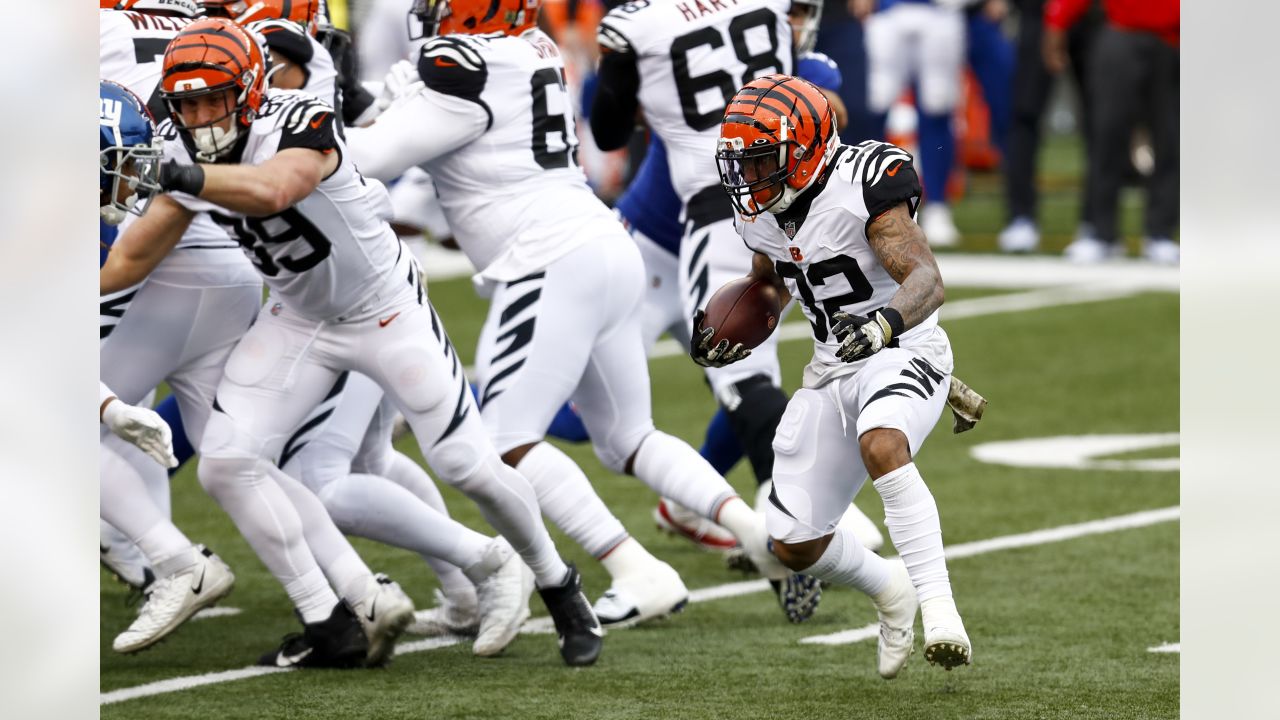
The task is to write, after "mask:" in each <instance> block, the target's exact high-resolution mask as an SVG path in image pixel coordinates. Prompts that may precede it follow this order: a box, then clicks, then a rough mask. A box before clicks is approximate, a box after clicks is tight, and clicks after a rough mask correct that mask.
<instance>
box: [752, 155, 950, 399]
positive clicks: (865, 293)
mask: <svg viewBox="0 0 1280 720" xmlns="http://www.w3.org/2000/svg"><path fill="white" fill-rule="evenodd" d="M920 194H921V190H920V181H919V179H918V177H917V176H916V171H915V166H914V164H913V162H912V158H911V155H910V154H909V153H907V152H906V151H905V150H902V149H901V148H898V147H897V146H895V145H890V144H888V143H882V142H876V141H874V140H868V141H866V142H864V143H861V144H859V145H852V146H851V145H844V146H841V147H840V148H839V149H838V150H837V152H836V155H835V157H834V158H833V159H832V161H831V165H830V166H829V169H828V170H827V172H826V173H824V174H823V176H822V177H821V178H819V180H818V182H816V183H815V184H814V185H813V186H812V187H811V188H810V189H809V190H808V192H806V193H805V194H804V195H802V196H801V197H800V198H799V199H798V200H796V202H795V203H793V204H792V206H791V207H790V208H788V209H787V211H786V212H782V213H778V214H776V215H775V214H773V213H763V214H761V215H759V216H757V217H756V218H754V220H752V219H744V218H741V217H737V218H735V220H734V224H735V226H736V227H737V229H738V232H739V233H740V234H741V235H742V239H743V242H745V243H746V245H747V247H749V248H751V249H752V250H754V251H756V252H758V253H763V254H765V255H767V256H768V257H769V258H770V259H772V260H773V261H774V268H775V269H776V270H777V272H778V274H779V275H781V276H782V278H783V280H784V281H785V282H786V285H787V289H788V290H789V291H790V292H791V297H792V298H793V299H794V300H795V301H796V302H799V303H800V305H801V307H802V308H803V310H804V314H805V317H807V318H808V319H809V324H810V325H811V326H812V328H813V339H814V353H813V360H812V361H811V362H810V363H809V365H808V366H807V367H805V370H804V385H805V387H817V386H820V385H822V384H824V383H826V382H828V381H829V380H831V379H833V378H836V377H840V376H842V375H850V374H853V373H855V372H857V371H858V370H859V369H861V368H862V366H863V365H865V364H866V361H865V360H862V361H858V362H854V363H846V362H844V361H842V360H840V359H839V358H837V357H836V350H838V349H839V348H840V341H839V340H837V339H836V337H835V334H834V333H832V332H831V325H832V321H831V316H832V314H834V313H836V312H837V311H840V310H843V311H844V312H847V313H849V314H850V315H863V316H868V317H869V316H870V315H871V313H872V312H874V311H876V310H879V309H880V308H883V307H884V306H886V305H888V304H889V301H890V300H891V299H893V296H894V293H896V292H897V291H898V288H899V287H900V286H899V285H898V282H897V281H896V280H894V279H893V276H892V275H890V274H889V272H888V271H887V270H885V268H884V266H883V265H882V264H881V262H880V259H879V258H878V257H876V253H875V250H873V249H872V248H871V245H870V244H869V243H868V242H867V224H868V223H869V222H871V220H872V219H874V218H876V217H879V216H880V215H881V214H882V213H884V212H885V211H887V210H889V209H891V208H893V207H894V206H896V205H898V204H899V203H902V202H907V203H909V204H910V207H911V208H912V211H913V213H914V211H915V208H916V207H917V206H918V204H919V201H920ZM891 344H896V345H897V346H898V347H903V348H909V349H911V350H912V351H913V352H916V353H918V354H920V355H921V356H922V357H924V358H925V359H926V360H928V361H929V362H930V363H932V364H933V365H934V367H936V368H937V369H938V370H941V371H943V372H947V373H950V372H951V370H952V367H951V353H950V343H949V341H948V340H947V335H946V333H945V332H943V330H942V328H940V327H938V313H937V312H934V313H933V314H932V315H930V316H929V317H927V318H925V320H924V321H923V322H921V323H920V324H919V325H917V326H916V327H913V328H911V329H910V330H907V331H906V332H904V333H903V334H902V335H901V336H900V337H899V338H896V339H895V341H894V342H893V343H891Z"/></svg>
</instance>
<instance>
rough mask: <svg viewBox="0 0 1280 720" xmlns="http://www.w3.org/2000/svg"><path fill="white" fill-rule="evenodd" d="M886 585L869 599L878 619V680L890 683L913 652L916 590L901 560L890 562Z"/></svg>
mask: <svg viewBox="0 0 1280 720" xmlns="http://www.w3.org/2000/svg"><path fill="white" fill-rule="evenodd" d="M890 563H891V565H892V567H891V568H890V570H889V582H888V584H886V585H885V587H884V589H883V590H881V591H880V594H879V595H876V596H874V597H872V598H871V600H872V602H874V603H875V605H876V613H877V615H879V617H880V639H879V641H878V642H877V644H876V659H877V661H878V664H879V666H880V667H879V670H880V677H882V678H884V679H886V680H892V679H893V678H895V677H897V676H898V673H899V672H900V671H901V670H902V666H903V665H906V664H907V658H910V657H911V651H912V650H914V649H915V640H916V631H915V624H916V610H917V609H918V608H919V607H920V603H919V602H917V601H916V588H915V586H914V585H912V584H911V575H909V574H908V573H907V566H906V565H904V564H903V562H902V561H901V560H891V561H890Z"/></svg>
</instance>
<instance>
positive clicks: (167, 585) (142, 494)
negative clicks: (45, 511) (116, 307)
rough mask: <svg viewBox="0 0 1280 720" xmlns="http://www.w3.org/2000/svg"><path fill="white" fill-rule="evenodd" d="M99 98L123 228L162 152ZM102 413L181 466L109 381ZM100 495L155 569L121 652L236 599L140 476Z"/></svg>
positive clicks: (102, 138)
mask: <svg viewBox="0 0 1280 720" xmlns="http://www.w3.org/2000/svg"><path fill="white" fill-rule="evenodd" d="M98 94H99V99H100V106H101V110H100V113H99V118H98V123H99V125H98V137H99V146H100V150H99V158H100V160H99V167H100V168H101V170H100V171H99V178H100V192H101V204H102V207H103V209H104V215H103V216H104V218H105V219H108V220H112V221H114V222H119V218H120V217H121V216H122V215H126V214H128V213H138V212H140V210H139V208H138V204H137V196H138V194H139V192H140V191H141V193H146V192H149V191H153V190H156V189H158V184H157V180H158V176H159V169H160V165H159V160H160V153H161V148H160V146H159V144H158V143H156V142H155V138H154V135H153V129H152V126H151V118H150V116H149V115H148V114H147V110H146V108H145V107H143V105H142V101H141V100H139V99H138V98H137V96H135V95H134V94H133V93H131V92H129V91H128V90H127V89H125V88H124V86H122V85H117V84H115V83H112V82H106V81H103V82H101V83H99V92H98ZM106 210H112V211H114V212H105V211H106ZM98 408H99V411H98V412H99V418H100V419H101V420H102V423H103V424H104V425H105V426H106V427H107V428H109V429H110V430H111V432H113V433H115V435H111V436H110V437H113V438H114V437H116V435H118V436H120V437H121V438H124V439H126V440H128V441H130V442H132V443H134V444H136V445H137V446H138V447H139V448H141V449H142V450H143V451H144V452H146V454H147V455H148V456H149V457H150V458H152V459H153V460H155V461H156V462H157V463H159V464H160V466H161V468H163V467H168V466H170V465H177V460H176V459H174V457H173V447H172V443H171V435H170V431H169V426H168V425H166V424H165V422H164V421H163V420H162V419H160V417H159V416H158V415H156V414H155V413H154V412H152V411H150V410H148V409H146V408H141V407H135V406H134V405H131V404H129V403H127V402H125V401H123V400H120V399H119V398H118V397H117V396H116V394H115V392H113V391H112V390H111V389H110V388H108V386H107V385H106V383H103V382H99V398H98ZM160 474H161V475H163V474H164V472H163V469H161V470H160ZM99 492H100V495H99V508H100V512H101V515H102V518H103V519H104V520H105V521H107V522H108V523H110V524H111V525H112V526H113V527H115V528H117V529H119V530H120V531H121V532H123V533H125V535H126V536H127V537H128V538H129V539H130V540H131V541H132V542H133V543H136V545H137V547H138V549H139V550H140V551H141V554H142V555H143V557H144V558H145V560H146V563H147V565H148V569H147V573H148V575H147V576H146V577H144V578H142V579H139V581H138V582H139V583H140V584H141V585H143V586H144V587H142V588H140V589H142V590H143V592H144V594H145V596H146V602H145V603H144V604H143V605H142V607H141V608H140V610H139V612H138V617H137V618H136V619H135V620H134V621H133V623H132V624H131V625H130V626H129V628H128V629H127V630H125V631H124V632H123V633H121V634H120V635H119V636H118V637H116V639H115V641H114V642H113V643H112V648H113V649H114V650H116V651H117V652H125V653H133V652H138V651H139V650H144V649H146V648H148V647H150V646H152V645H154V644H155V643H157V642H159V641H160V640H161V639H163V638H164V637H165V636H166V635H168V634H169V633H171V632H173V631H174V630H176V629H177V628H178V627H179V626H180V625H182V623H184V622H186V621H187V620H188V619H189V618H190V617H191V616H192V615H195V614H196V613H197V612H199V611H200V610H201V609H203V608H206V607H209V606H211V605H213V604H214V603H216V602H218V601H219V600H221V599H222V598H223V597H226V595H227V593H229V592H231V588H232V585H234V583H235V575H233V574H232V572H231V569H230V568H229V567H227V566H226V564H225V563H223V562H222V560H221V559H220V558H218V557H217V556H215V555H214V554H213V553H211V552H209V551H208V550H205V549H204V548H202V547H200V546H196V545H193V544H192V543H191V541H190V540H188V539H187V537H186V536H185V535H183V534H182V531H180V530H179V529H178V528H177V527H175V526H174V525H173V523H172V522H170V521H169V519H168V517H167V515H168V513H167V512H165V509H161V508H160V507H158V506H157V504H156V502H155V501H154V500H153V499H152V497H151V495H150V493H149V492H148V489H147V487H146V485H144V484H143V482H142V481H141V479H140V478H139V476H138V475H137V474H136V473H132V472H129V471H127V470H122V471H119V472H107V473H103V474H102V479H101V487H100V491H99ZM152 573H154V574H152Z"/></svg>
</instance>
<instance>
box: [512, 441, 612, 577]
mask: <svg viewBox="0 0 1280 720" xmlns="http://www.w3.org/2000/svg"><path fill="white" fill-rule="evenodd" d="M516 470H518V471H519V472H520V474H521V475H523V476H524V477H525V478H527V479H528V481H529V484H530V485H532V486H533V491H534V493H536V494H537V496H538V505H539V506H540V507H541V508H542V513H543V514H544V515H546V516H547V518H548V519H550V520H551V522H552V523H554V524H555V526H556V527H558V528H560V530H561V531H563V532H564V534H566V535H568V536H569V537H570V538H572V539H573V540H574V542H576V543H578V544H579V545H581V546H582V547H583V549H585V550H586V551H587V552H588V553H590V554H591V556H592V557H597V558H598V557H600V556H602V555H604V554H605V553H606V552H608V551H610V550H612V549H613V548H615V547H616V546H617V545H618V544H619V543H621V542H622V541H623V540H624V539H626V537H627V531H626V529H625V528H623V527H622V523H621V522H619V520H618V518H616V517H614V516H613V513H611V512H609V508H607V507H605V504H604V501H603V500H601V499H600V496H599V495H597V494H596V491H595V488H593V487H591V481H589V480H587V476H586V474H585V473H583V472H582V468H579V467H578V465H577V463H575V462H574V461H573V460H571V459H569V456H568V455H565V454H564V453H563V452H561V451H560V450H559V449H558V448H556V447H555V446H553V445H549V444H547V443H545V442H540V443H538V444H537V445H534V446H533V448H531V449H530V450H529V452H527V453H525V456H524V457H523V458H521V460H520V462H519V463H518V464H517V465H516ZM561 577H563V576H561ZM558 579H560V578H556V579H553V580H551V582H552V583H553V584H554V582H555V580H558ZM541 584H542V581H541V579H539V585H541Z"/></svg>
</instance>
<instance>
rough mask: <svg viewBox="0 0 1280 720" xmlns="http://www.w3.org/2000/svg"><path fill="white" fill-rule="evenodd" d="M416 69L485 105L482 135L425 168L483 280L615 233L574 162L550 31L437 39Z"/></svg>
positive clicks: (533, 266)
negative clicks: (516, 35)
mask: <svg viewBox="0 0 1280 720" xmlns="http://www.w3.org/2000/svg"><path fill="white" fill-rule="evenodd" d="M418 72H419V74H420V75H421V77H422V80H423V82H424V84H425V85H426V88H427V90H428V91H432V92H436V93H441V94H444V95H450V96H453V97H457V98H464V99H466V100H469V101H471V102H474V103H476V104H478V105H479V106H480V107H481V108H483V109H484V110H485V114H486V117H487V126H486V128H485V129H484V131H483V134H481V135H480V136H479V137H478V138H476V139H475V140H473V141H471V142H469V143H467V144H466V145H463V146H462V147H459V148H458V149H457V150H455V151H453V152H449V153H445V154H444V155H441V156H439V157H436V158H435V159H433V160H429V161H427V162H426V163H424V164H423V165H422V168H423V169H424V170H426V171H427V172H428V173H430V174H431V177H432V179H433V180H434V181H435V185H436V191H437V193H438V194H439V196H440V205H441V207H442V208H443V210H444V214H445V218H446V219H447V220H448V222H449V227H450V228H452V229H453V233H454V237H455V238H456V239H457V241H458V245H459V247H460V248H462V250H463V252H465V253H466V254H467V257H468V258H469V259H470V260H471V262H472V264H473V265H475V266H476V268H477V269H478V270H479V271H480V274H481V276H482V277H484V278H486V279H489V280H496V281H512V280H518V279H520V278H522V277H525V276H526V275H529V274H530V273H532V272H537V271H538V270H541V269H543V268H545V267H546V266H547V265H549V264H550V263H551V262H552V261H554V260H556V259H558V258H560V257H562V256H564V255H565V254H567V253H568V252H569V251H571V250H573V249H574V248H576V247H578V246H579V245H581V244H582V243H583V242H585V241H586V240H587V239H589V238H590V237H592V236H593V235H607V234H609V233H618V232H620V226H619V225H618V221H617V220H616V219H615V218H614V216H613V213H611V212H610V211H609V209H608V208H607V207H605V205H604V204H603V203H602V202H600V200H598V199H597V198H596V196H595V195H594V194H593V193H592V192H591V188H590V187H589V186H588V185H587V178H586V175H585V174H583V171H582V168H581V167H580V166H579V165H578V163H577V159H576V157H575V155H576V151H577V145H578V140H577V133H576V131H575V129H574V119H573V102H572V100H571V98H570V97H569V91H568V89H567V88H566V85H565V74H564V62H563V61H562V59H561V57H560V50H559V48H557V47H556V45H555V43H553V42H552V41H551V39H550V38H549V37H547V36H546V34H544V33H543V32H542V31H540V30H530V31H528V32H526V33H524V34H523V35H521V36H519V37H511V36H507V35H503V34H501V33H497V34H491V35H446V36H443V37H437V38H433V39H431V40H430V41H429V42H427V43H426V44H425V45H423V47H422V51H421V55H420V57H419V60H418ZM422 132H430V128H429V127H427V126H425V125H424V126H423V127H422Z"/></svg>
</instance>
